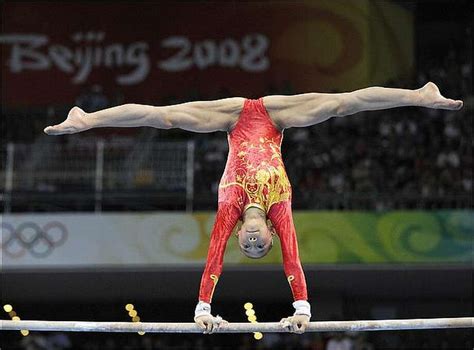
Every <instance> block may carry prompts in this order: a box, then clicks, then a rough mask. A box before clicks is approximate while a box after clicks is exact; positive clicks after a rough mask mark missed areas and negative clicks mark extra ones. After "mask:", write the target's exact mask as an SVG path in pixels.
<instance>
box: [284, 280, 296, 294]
mask: <svg viewBox="0 0 474 350" xmlns="http://www.w3.org/2000/svg"><path fill="white" fill-rule="evenodd" d="M286 279H287V280H288V283H289V284H290V289H291V293H292V294H293V286H292V285H291V282H293V281H294V280H295V276H293V275H289V276H288V277H287V278H286Z"/></svg>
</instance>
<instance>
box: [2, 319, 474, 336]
mask: <svg viewBox="0 0 474 350" xmlns="http://www.w3.org/2000/svg"><path fill="white" fill-rule="evenodd" d="M440 328H474V317H457V318H421V319H405V320H377V321H328V322H310V324H309V325H308V327H307V328H306V332H345V331H352V332H354V331H390V330H409V329H440ZM22 329H26V330H30V331H62V332H147V333H202V332H203V331H202V330H201V329H200V328H199V327H198V326H197V325H196V324H194V323H151V322H144V323H141V322H137V323H131V322H83V321H77V322H76V321H7V320H1V327H0V330H2V331H18V330H22ZM252 332H262V333H287V332H288V331H287V330H286V329H284V328H282V326H281V325H280V323H278V322H264V323H228V324H225V325H222V326H221V327H220V328H219V329H218V330H217V331H216V332H215V333H252Z"/></svg>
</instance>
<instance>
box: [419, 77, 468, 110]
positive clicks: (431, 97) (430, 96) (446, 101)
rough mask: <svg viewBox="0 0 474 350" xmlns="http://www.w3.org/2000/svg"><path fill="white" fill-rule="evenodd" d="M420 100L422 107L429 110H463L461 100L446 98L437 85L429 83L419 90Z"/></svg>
mask: <svg viewBox="0 0 474 350" xmlns="http://www.w3.org/2000/svg"><path fill="white" fill-rule="evenodd" d="M417 92H418V94H419V98H420V105H421V106H423V107H427V108H437V109H448V110H456V111H457V110H459V109H461V108H462V105H463V102H462V101H461V100H452V99H450V98H445V97H444V96H443V95H441V93H440V92H439V89H438V87H437V86H436V84H434V83H432V82H429V83H427V84H425V85H424V86H423V87H422V88H420V89H418V90H417Z"/></svg>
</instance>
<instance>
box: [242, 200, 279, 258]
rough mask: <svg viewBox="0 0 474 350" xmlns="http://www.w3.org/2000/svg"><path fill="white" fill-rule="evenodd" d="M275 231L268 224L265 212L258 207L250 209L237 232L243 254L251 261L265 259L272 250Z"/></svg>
mask: <svg viewBox="0 0 474 350" xmlns="http://www.w3.org/2000/svg"><path fill="white" fill-rule="evenodd" d="M274 234H275V231H274V229H273V227H272V225H271V224H269V223H267V216H266V214H265V212H264V211H263V210H262V209H260V208H257V207H250V208H248V209H247V210H246V211H245V212H244V215H243V217H242V226H241V227H240V229H239V230H238V231H237V236H238V238H239V247H240V250H241V251H242V253H243V254H244V255H245V256H247V257H249V258H251V259H260V258H263V257H264V256H265V255H267V253H268V252H269V251H270V249H272V246H273V235H274Z"/></svg>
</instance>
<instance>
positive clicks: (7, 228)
mask: <svg viewBox="0 0 474 350" xmlns="http://www.w3.org/2000/svg"><path fill="white" fill-rule="evenodd" d="M294 221H295V225H296V229H297V233H298V241H299V252H300V256H301V260H302V262H303V264H324V263H331V264H339V263H340V264H372V263H377V264H380V263H391V264H392V263H393V264H410V263H466V264H468V263H472V257H473V254H474V250H473V245H472V242H473V240H474V215H473V212H472V211H468V210H466V211H462V210H460V211H455V210H453V211H437V212H431V211H429V212H428V211H392V212H387V213H382V214H378V213H371V212H334V211H330V212H312V211H308V212H304V211H302V212H295V213H294ZM213 222H214V214H213V213H195V214H185V213H153V214H149V213H147V214H100V215H96V214H14V215H13V214H12V215H4V216H3V218H2V223H1V227H2V240H1V243H0V248H1V249H0V253H1V254H2V259H1V261H2V265H3V266H2V267H3V268H5V269H9V268H32V269H41V268H46V267H50V268H51V267H52V268H64V267H69V268H71V267H72V268H75V267H77V268H80V267H101V266H102V267H104V266H113V267H124V268H126V267H133V266H157V265H158V266H163V267H166V266H167V265H192V266H197V265H202V264H203V263H204V262H205V259H206V255H207V247H208V244H209V235H210V232H211V229H212V225H213ZM274 241H275V242H274V243H275V244H274V247H273V249H272V250H271V251H270V253H269V254H268V255H267V256H266V257H265V258H263V259H260V260H254V259H248V258H246V257H245V256H244V255H243V254H241V252H240V250H239V247H238V243H237V238H236V237H235V235H232V237H231V238H230V240H229V242H228V244H227V250H226V255H225V262H226V263H231V264H252V265H258V264H280V263H281V251H280V246H279V241H278V239H277V238H275V240H274Z"/></svg>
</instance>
